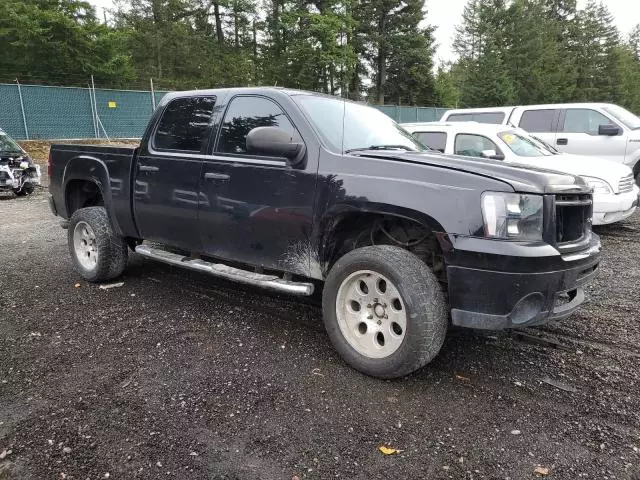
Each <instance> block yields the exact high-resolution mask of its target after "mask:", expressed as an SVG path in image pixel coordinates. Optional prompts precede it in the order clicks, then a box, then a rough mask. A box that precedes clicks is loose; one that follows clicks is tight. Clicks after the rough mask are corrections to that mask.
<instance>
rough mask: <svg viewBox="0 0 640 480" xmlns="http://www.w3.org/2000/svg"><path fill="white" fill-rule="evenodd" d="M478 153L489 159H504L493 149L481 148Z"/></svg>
mask: <svg viewBox="0 0 640 480" xmlns="http://www.w3.org/2000/svg"><path fill="white" fill-rule="evenodd" d="M480 155H481V156H482V158H490V159H491V160H504V155H498V153H497V152H496V151H495V150H483V151H482V153H481V154H480Z"/></svg>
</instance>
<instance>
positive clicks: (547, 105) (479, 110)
mask: <svg viewBox="0 0 640 480" xmlns="http://www.w3.org/2000/svg"><path fill="white" fill-rule="evenodd" d="M605 106H615V105H614V104H613V103H604V102H585V103H541V104H535V105H510V106H504V107H481V108H452V109H450V110H447V111H446V112H444V113H443V114H442V118H444V117H445V116H447V115H451V114H457V113H476V112H477V113H482V112H508V111H510V110H513V109H514V108H529V109H547V108H589V107H605Z"/></svg>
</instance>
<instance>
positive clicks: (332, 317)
mask: <svg viewBox="0 0 640 480" xmlns="http://www.w3.org/2000/svg"><path fill="white" fill-rule="evenodd" d="M323 316H324V324H325V328H326V330H327V333H328V335H329V338H330V339H331V342H332V343H333V345H334V347H335V348H336V350H337V351H338V353H339V354H340V355H341V356H342V358H343V359H344V360H345V361H346V362H347V363H348V364H349V365H351V366H352V367H354V368H356V369H357V370H360V371H361V372H363V373H366V374H368V375H371V376H374V377H379V378H395V377H400V376H403V375H407V374H408V373H411V372H412V371H414V370H417V369H418V368H420V367H422V366H424V365H426V364H427V363H429V362H430V361H431V360H432V359H433V358H434V357H435V356H436V355H437V354H438V352H439V351H440V348H441V347H442V344H443V342H444V338H445V335H446V331H447V327H448V315H447V311H446V304H445V300H444V296H443V294H442V291H441V290H440V285H439V283H438V281H437V279H436V277H435V275H434V274H433V273H432V272H431V270H430V269H429V267H428V266H427V265H425V264H424V263H423V262H422V261H421V260H420V259H419V258H418V257H416V256H415V255H414V254H412V253H411V252H408V251H406V250H404V249H401V248H398V247H393V246H385V245H382V246H373V247H365V248H359V249H356V250H353V251H351V252H349V253H347V254H346V255H344V256H343V257H342V258H340V259H339V260H338V261H337V262H336V264H335V265H334V266H333V268H332V269H331V272H330V273H329V275H328V277H327V280H326V282H325V286H324V291H323Z"/></svg>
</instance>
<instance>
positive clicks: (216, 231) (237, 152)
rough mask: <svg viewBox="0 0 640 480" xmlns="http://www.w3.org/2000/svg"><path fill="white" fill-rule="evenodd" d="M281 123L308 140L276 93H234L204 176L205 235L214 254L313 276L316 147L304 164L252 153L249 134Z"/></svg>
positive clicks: (202, 220) (202, 222) (202, 209)
mask: <svg viewBox="0 0 640 480" xmlns="http://www.w3.org/2000/svg"><path fill="white" fill-rule="evenodd" d="M265 126H275V127H279V128H280V129H282V130H284V131H286V132H287V133H289V134H290V135H291V137H292V138H294V139H295V140H300V139H302V136H301V135H300V133H299V130H298V128H296V126H295V125H294V123H293V120H292V118H291V117H290V116H289V115H287V113H285V110H284V108H283V107H282V106H280V105H279V104H278V103H277V102H276V101H275V100H274V99H271V98H268V97H265V96H260V95H236V96H234V97H233V98H231V99H230V101H229V102H228V105H227V107H226V112H225V113H224V116H223V118H222V122H221V126H220V128H219V133H218V138H217V141H215V142H214V144H215V147H214V148H213V152H212V155H211V157H210V159H208V160H206V161H205V163H204V167H203V176H202V179H201V182H202V183H201V189H200V191H201V196H202V197H203V198H206V199H207V202H206V203H204V202H201V203H200V234H201V239H202V244H203V247H204V251H205V252H206V253H207V254H209V255H211V256H214V257H219V258H224V259H229V260H234V261H237V262H241V263H245V264H248V265H253V266H256V267H264V268H267V269H275V270H284V271H290V272H292V273H299V274H307V273H308V269H309V260H310V257H309V256H308V255H309V249H308V245H309V238H310V235H311V227H312V217H313V202H314V195H315V181H316V172H317V155H318V153H317V152H318V149H312V148H311V147H312V146H311V145H310V143H309V142H310V141H311V139H306V140H305V139H303V141H304V142H305V143H306V145H307V163H306V165H297V166H291V165H290V164H289V162H288V161H287V160H286V159H284V158H274V157H267V156H262V155H256V154H252V153H250V152H248V151H247V145H246V138H247V134H248V133H249V132H250V131H251V130H252V129H253V128H256V127H265Z"/></svg>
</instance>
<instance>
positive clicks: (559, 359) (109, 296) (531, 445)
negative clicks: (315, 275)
mask: <svg viewBox="0 0 640 480" xmlns="http://www.w3.org/2000/svg"><path fill="white" fill-rule="evenodd" d="M0 221H1V225H2V226H1V227H0V228H1V234H0V317H1V321H0V329H1V336H0V339H1V340H0V381H1V384H0V479H5V478H12V479H13V478H15V479H24V480H28V479H37V480H42V479H82V480H84V479H100V478H112V479H114V478H116V479H159V478H179V479H302V478H319V479H327V478H350V479H351V478H356V479H367V480H369V479H378V478H398V479H414V478H428V479H446V478H453V479H485V478H486V479H507V478H510V479H514V480H516V479H526V478H535V477H536V474H535V473H534V472H535V470H536V468H538V471H539V472H541V473H540V475H542V474H543V473H545V472H546V470H545V469H548V472H549V473H548V476H546V478H553V479H578V478H589V479H599V480H604V479H630V478H637V477H636V476H637V475H638V472H639V468H640V450H639V449H640V395H639V394H638V387H639V379H640V370H639V365H640V362H639V360H640V321H639V320H640V318H639V317H640V315H639V314H638V309H637V297H638V292H639V291H640V287H638V285H639V284H640V244H639V242H638V232H639V231H640V214H636V215H635V216H634V217H633V218H632V219H631V220H629V221H627V222H624V223H623V224H621V225H617V226H614V227H609V228H605V229H600V230H599V233H600V234H601V235H602V241H603V244H604V258H603V263H602V268H601V270H600V275H599V277H598V279H597V280H596V281H595V283H594V284H593V285H592V286H591V287H590V294H591V297H592V301H591V303H590V304H588V305H587V306H585V307H584V308H583V309H582V310H581V312H580V313H578V314H575V315H574V316H572V317H571V318H569V319H568V320H566V321H565V322H564V323H562V324H560V325H556V326H551V327H547V328H545V329H539V330H535V331H533V330H532V331H530V332H529V333H530V334H533V335H534V338H536V339H538V340H539V341H538V342H537V343H536V342H531V341H530V340H529V341H525V339H523V338H521V337H518V336H514V335H504V334H502V335H479V334H474V333H468V332H452V333H451V335H449V337H448V339H447V341H446V343H445V345H444V348H443V350H442V353H441V354H440V355H439V357H438V358H437V359H436V360H435V361H434V362H432V363H431V364H430V365H428V366H427V367H426V368H424V369H422V370H421V371H419V372H417V373H416V374H413V375H411V376H409V377H408V378H405V379H401V380H397V381H380V380H375V379H372V378H368V377H365V376H363V375H361V374H359V373H358V372H356V371H354V370H352V369H350V368H348V367H347V366H345V365H344V364H343V363H342V362H341V360H340V359H339V358H338V357H337V355H336V353H335V352H334V351H333V349H332V348H331V346H330V345H329V343H328V340H327V337H326V335H325V334H324V332H323V329H322V326H321V313H320V310H319V308H318V307H317V306H316V305H314V304H313V303H310V302H302V301H300V300H295V299H290V298H284V297H274V296H272V295H269V294H265V293H263V292H260V291H256V290H252V289H249V288H243V287H238V286H236V285H233V284H230V283H227V282H223V281H218V280H216V279H212V278H210V277H206V276H203V275H199V274H196V273H190V272H186V271H181V270H179V269H175V268H172V267H169V266H165V265H161V264H158V263H154V262H152V261H150V260H146V259H143V258H139V257H137V256H132V258H131V260H130V265H129V268H128V270H127V271H126V272H125V275H124V277H123V278H122V281H124V286H122V287H120V288H113V289H110V290H101V289H100V288H99V287H98V286H97V285H91V284H88V283H86V282H84V281H81V280H80V278H79V277H78V275H76V274H75V273H74V272H73V270H72V268H71V261H70V259H69V254H68V251H67V244H66V232H65V231H64V230H62V229H60V227H59V225H58V222H57V220H56V219H55V218H54V217H53V216H52V215H51V214H50V212H49V209H48V205H47V203H46V197H45V194H44V192H38V193H37V194H36V195H34V196H32V197H31V198H21V199H14V198H12V197H9V196H4V197H0ZM76 284H79V286H76ZM543 380H551V381H552V382H554V381H555V382H556V386H553V385H550V384H548V383H546V382H545V381H543ZM382 444H384V445H389V446H391V447H395V448H397V449H401V450H403V451H402V452H400V453H399V454H397V455H389V456H384V455H382V454H381V453H380V452H379V451H378V447H379V446H380V445H382Z"/></svg>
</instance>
